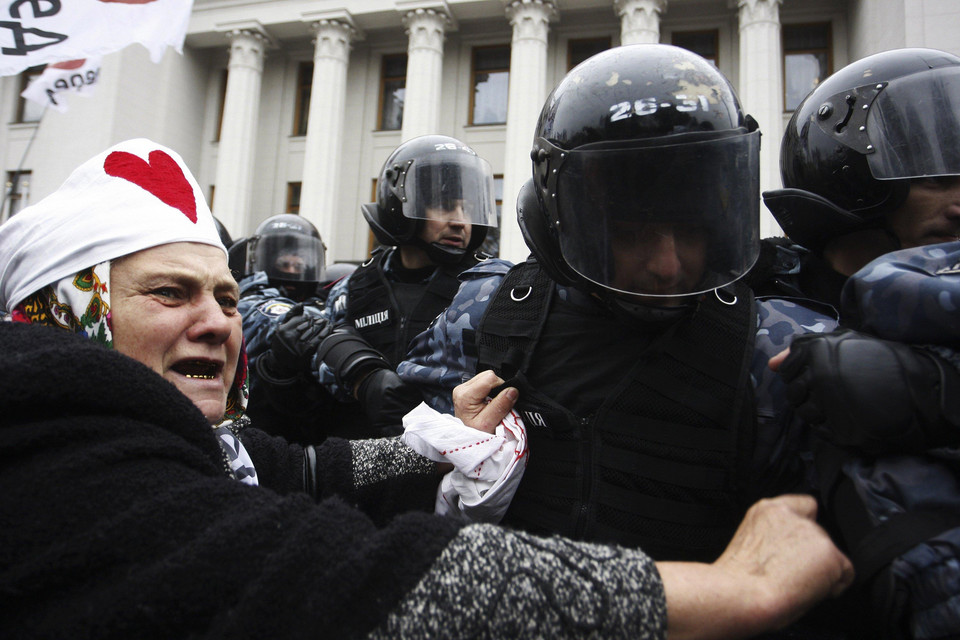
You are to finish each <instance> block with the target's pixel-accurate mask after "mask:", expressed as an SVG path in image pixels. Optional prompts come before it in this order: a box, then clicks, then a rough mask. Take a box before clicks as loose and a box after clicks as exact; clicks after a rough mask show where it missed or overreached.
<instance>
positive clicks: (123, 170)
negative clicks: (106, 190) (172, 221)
mask: <svg viewBox="0 0 960 640" xmlns="http://www.w3.org/2000/svg"><path fill="white" fill-rule="evenodd" d="M103 170H104V171H106V172H107V175H108V176H113V177H114V178H122V179H124V180H127V181H128V182H132V183H133V184H135V185H137V186H138V187H140V188H142V189H145V190H146V191H149V192H150V193H152V194H153V195H155V196H156V197H157V198H159V199H160V201H161V202H163V203H164V204H168V205H170V206H171V207H173V208H174V209H179V210H180V211H181V212H182V213H183V215H185V216H187V219H188V220H190V222H193V223H194V224H196V222H197V200H196V198H195V197H194V195H193V187H191V186H190V183H189V182H187V179H186V177H184V175H183V170H182V169H180V165H178V164H177V161H176V160H174V159H173V158H171V157H170V156H169V155H167V154H166V153H164V152H163V151H160V150H159V149H157V150H156V151H151V152H150V156H149V162H145V161H144V160H143V158H140V157H139V156H135V155H133V154H132V153H127V152H126V151H114V152H113V153H111V154H110V155H109V156H107V159H106V160H104V161H103Z"/></svg>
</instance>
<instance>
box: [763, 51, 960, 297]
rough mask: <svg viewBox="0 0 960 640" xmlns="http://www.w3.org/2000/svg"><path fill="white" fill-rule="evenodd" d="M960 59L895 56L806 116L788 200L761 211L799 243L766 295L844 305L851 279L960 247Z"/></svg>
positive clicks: (784, 158) (820, 91)
mask: <svg viewBox="0 0 960 640" xmlns="http://www.w3.org/2000/svg"><path fill="white" fill-rule="evenodd" d="M958 73H960V57H957V56H955V55H952V54H949V53H946V52H943V51H937V50H933V49H894V50H891V51H885V52H882V53H878V54H875V55H872V56H867V57H866V58H863V59H861V60H857V61H855V62H852V63H851V64H849V65H847V66H846V67H844V68H843V69H841V70H839V71H837V72H836V73H834V74H833V75H831V76H830V77H829V78H827V79H825V80H824V81H823V82H821V83H820V84H819V85H818V86H817V88H816V89H814V90H813V91H812V92H811V93H810V95H808V96H807V97H806V98H805V99H804V100H803V102H802V103H801V104H800V105H799V106H798V107H797V109H796V111H795V112H794V113H793V116H792V117H791V118H790V122H789V124H788V125H787V129H786V131H785V133H784V135H783V141H782V143H781V146H780V174H781V178H782V181H783V186H784V188H783V189H777V190H774V191H767V192H765V193H764V194H763V199H764V203H765V204H766V205H767V207H768V208H769V209H770V211H771V213H773V215H774V217H775V218H776V219H777V222H778V223H779V224H780V226H781V227H782V228H783V230H784V232H786V234H787V236H788V237H789V239H790V240H792V241H793V242H795V243H797V244H799V245H801V246H800V247H793V249H792V251H791V250H789V248H782V249H780V251H779V253H780V256H779V259H778V260H776V262H778V263H779V266H778V267H775V268H774V269H773V271H774V273H773V276H772V277H764V278H761V279H760V280H761V288H762V291H763V292H769V293H773V294H780V295H784V294H786V295H793V296H803V297H807V298H813V299H815V300H819V301H821V302H825V303H829V304H831V305H833V306H834V307H835V308H839V305H840V290H841V289H842V287H843V284H844V282H845V281H846V278H847V277H848V276H850V275H852V274H853V273H854V272H855V271H857V270H858V269H860V268H861V267H863V266H864V265H865V264H867V263H868V262H870V261H871V260H873V259H874V258H877V257H878V256H880V255H882V254H884V253H887V252H889V251H895V250H897V249H907V248H910V247H916V246H922V245H926V244H932V243H937V242H946V241H950V240H955V239H957V238H958V237H960V207H958V206H957V205H956V203H957V202H958V200H960V114H958V108H957V107H958V105H957V103H956V100H957V98H956V95H957V74H958Z"/></svg>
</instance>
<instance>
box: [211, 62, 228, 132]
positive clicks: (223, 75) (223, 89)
mask: <svg viewBox="0 0 960 640" xmlns="http://www.w3.org/2000/svg"><path fill="white" fill-rule="evenodd" d="M226 103H227V70H226V69H223V70H222V71H220V107H219V109H218V111H217V135H216V136H215V137H214V138H213V141H214V142H219V140H220V130H221V129H222V128H223V107H224V105H225V104H226Z"/></svg>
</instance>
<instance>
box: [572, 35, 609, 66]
mask: <svg viewBox="0 0 960 640" xmlns="http://www.w3.org/2000/svg"><path fill="white" fill-rule="evenodd" d="M591 42H592V43H598V44H599V43H601V42H602V43H605V44H606V47H605V48H603V49H601V51H606V50H607V49H611V48H612V47H613V38H612V37H610V36H595V37H592V38H570V39H569V40H567V71H570V70H571V69H573V68H574V67H575V66H577V64H580V62H583V60H581V61H580V62H577V63H576V64H575V63H574V62H573V47H574V46H575V45H578V44H587V43H591ZM597 53H600V52H599V51H598V52H597ZM591 55H596V54H591ZM587 57H588V58H589V57H590V56H587ZM586 59H587V58H584V60H586Z"/></svg>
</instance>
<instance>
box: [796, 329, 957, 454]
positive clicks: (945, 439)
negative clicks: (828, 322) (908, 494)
mask: <svg viewBox="0 0 960 640" xmlns="http://www.w3.org/2000/svg"><path fill="white" fill-rule="evenodd" d="M779 372H780V375H781V376H782V377H783V378H784V379H785V380H786V382H787V392H786V393H787V399H788V400H789V401H790V403H791V404H792V405H793V406H794V407H795V408H796V412H797V414H798V415H799V416H800V417H801V418H803V419H804V420H806V421H807V422H808V423H810V424H811V425H812V426H813V427H814V428H815V429H816V430H817V432H818V433H819V435H821V436H822V437H823V438H825V439H827V440H829V441H831V442H833V443H834V444H837V445H840V446H843V447H852V448H856V449H858V450H861V451H864V452H866V453H882V452H890V451H903V452H907V451H914V452H915V451H920V450H924V449H930V448H935V447H940V446H947V445H953V444H957V443H958V442H960V372H958V371H957V370H956V368H955V367H953V366H952V365H951V364H950V363H949V362H946V361H944V360H943V359H941V358H939V357H937V356H936V355H934V354H932V353H929V352H927V351H925V350H922V349H918V348H915V347H911V346H909V345H905V344H901V343H897V342H890V341H887V340H881V339H879V338H874V337H871V336H868V335H865V334H862V333H858V332H856V331H851V330H849V329H842V330H839V331H835V332H833V333H827V334H808V335H804V336H800V337H798V338H796V339H795V340H794V341H793V344H791V345H790V354H789V355H788V356H787V357H786V359H785V360H784V361H783V363H782V364H781V365H780V367H779Z"/></svg>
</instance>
